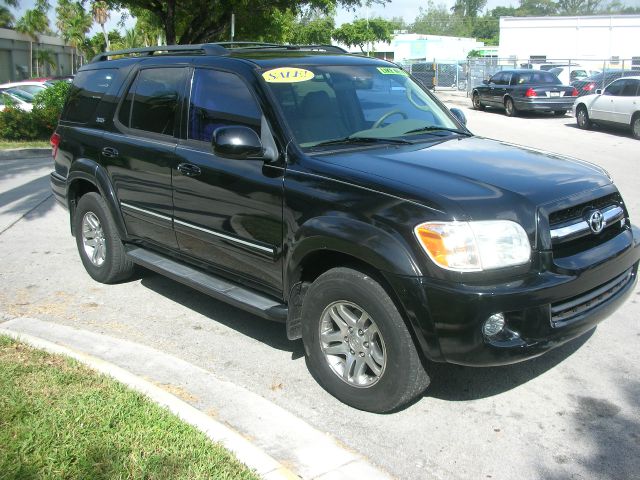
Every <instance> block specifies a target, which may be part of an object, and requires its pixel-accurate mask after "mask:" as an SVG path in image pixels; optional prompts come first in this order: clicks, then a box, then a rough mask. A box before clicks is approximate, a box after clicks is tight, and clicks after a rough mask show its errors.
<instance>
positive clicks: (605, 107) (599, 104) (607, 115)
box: [589, 80, 623, 122]
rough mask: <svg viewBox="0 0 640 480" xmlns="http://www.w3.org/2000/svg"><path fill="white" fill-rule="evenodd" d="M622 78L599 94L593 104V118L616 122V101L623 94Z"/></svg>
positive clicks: (591, 115)
mask: <svg viewBox="0 0 640 480" xmlns="http://www.w3.org/2000/svg"><path fill="white" fill-rule="evenodd" d="M622 87H623V83H622V80H616V81H615V82H613V83H612V84H611V85H609V86H608V87H607V88H605V89H604V92H602V95H600V96H598V98H596V99H595V100H594V102H593V103H592V104H591V114H590V115H589V116H590V117H591V119H592V120H602V121H605V122H615V121H616V120H615V118H616V114H615V109H616V102H617V101H618V99H619V98H620V95H621V94H622Z"/></svg>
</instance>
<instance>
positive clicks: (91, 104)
mask: <svg viewBox="0 0 640 480" xmlns="http://www.w3.org/2000/svg"><path fill="white" fill-rule="evenodd" d="M116 72H117V70H115V69H100V70H85V71H82V72H78V73H77V74H76V76H75V78H74V79H73V84H72V85H71V89H70V90H69V96H68V97H67V103H66V105H65V108H64V112H63V114H62V119H63V120H67V121H69V122H78V123H87V122H88V121H89V120H90V119H91V117H92V116H93V114H94V112H95V111H96V107H97V106H98V103H100V100H101V99H102V96H103V95H104V93H105V92H106V91H107V89H108V88H109V86H110V85H111V82H112V81H113V79H114V77H115V76H116Z"/></svg>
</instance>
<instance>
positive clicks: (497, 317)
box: [482, 313, 504, 337]
mask: <svg viewBox="0 0 640 480" xmlns="http://www.w3.org/2000/svg"><path fill="white" fill-rule="evenodd" d="M503 328H504V315H503V314H501V313H495V314H493V315H491V316H490V317H489V318H487V319H486V320H485V322H484V325H483V326H482V333H484V335H485V336H487V337H493V336H494V335H497V334H498V333H500V332H501V331H502V329H503Z"/></svg>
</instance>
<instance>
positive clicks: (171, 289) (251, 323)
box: [141, 269, 304, 360]
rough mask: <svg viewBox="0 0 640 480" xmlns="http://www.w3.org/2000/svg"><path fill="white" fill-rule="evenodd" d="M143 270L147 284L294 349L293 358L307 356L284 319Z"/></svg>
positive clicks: (231, 325)
mask: <svg viewBox="0 0 640 480" xmlns="http://www.w3.org/2000/svg"><path fill="white" fill-rule="evenodd" d="M141 270H143V272H144V273H143V275H142V280H141V284H142V285H143V286H144V287H146V288H148V289H150V290H153V291H154V292H156V293H158V294H160V295H162V296H164V297H166V298H169V299H171V300H173V301H174V302H176V303H179V304H180V305H183V306H185V307H186V308H189V309H190V310H193V311H195V312H197V313H199V314H201V315H204V316H205V317H207V318H209V319H211V320H212V321H214V322H218V323H221V324H223V325H225V326H227V327H229V328H232V329H234V330H236V331H237V332H239V333H241V334H243V335H246V336H248V337H251V338H253V339H255V340H258V341H259V342H263V343H265V344H267V345H269V346H270V347H272V348H276V349H278V350H282V351H285V352H291V359H292V360H296V359H299V358H302V357H304V347H303V346H302V341H301V340H297V341H295V342H292V341H290V340H288V339H287V332H286V330H285V325H284V324H283V323H277V322H271V321H269V320H265V319H263V318H260V317H258V316H256V315H252V314H251V313H247V312H245V311H243V310H241V309H239V308H236V307H233V306H231V305H228V304H226V303H224V302H221V301H219V300H216V299H215V298H211V297H209V296H207V295H205V294H204V293H200V292H198V291H197V290H194V289H192V288H190V287H187V286H185V285H182V284H180V283H178V282H175V281H173V280H171V279H169V278H167V277H164V276H162V275H159V274H156V273H154V272H151V271H150V270H144V269H141Z"/></svg>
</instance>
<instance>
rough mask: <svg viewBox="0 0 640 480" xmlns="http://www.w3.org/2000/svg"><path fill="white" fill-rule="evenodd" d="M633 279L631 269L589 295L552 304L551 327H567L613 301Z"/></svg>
mask: <svg viewBox="0 0 640 480" xmlns="http://www.w3.org/2000/svg"><path fill="white" fill-rule="evenodd" d="M632 278H633V274H632V269H631V268H630V269H629V270H627V271H626V272H625V273H623V274H622V275H620V276H618V277H616V278H614V279H613V280H611V281H609V282H607V283H605V284H604V285H601V286H599V287H597V288H595V289H593V290H591V291H589V292H587V293H583V294H581V295H578V296H576V297H573V298H570V299H568V300H563V301H562V302H558V303H554V304H552V305H551V325H552V326H553V327H562V326H564V325H567V324H569V323H571V322H572V321H573V320H576V319H578V318H580V317H582V315H584V314H586V313H588V312H589V311H591V310H593V309H594V308H597V307H599V306H600V305H602V304H604V303H605V302H607V301H609V300H612V299H613V298H615V297H616V295H617V294H619V293H621V292H622V291H623V290H624V287H625V286H627V284H628V283H629V282H630V281H631V279H632Z"/></svg>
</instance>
